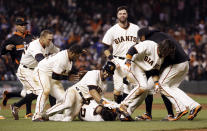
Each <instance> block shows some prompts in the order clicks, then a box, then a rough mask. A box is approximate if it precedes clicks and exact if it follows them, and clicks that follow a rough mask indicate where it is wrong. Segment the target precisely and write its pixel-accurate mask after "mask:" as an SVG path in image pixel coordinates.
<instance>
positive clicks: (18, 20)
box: [15, 18, 28, 25]
mask: <svg viewBox="0 0 207 131" xmlns="http://www.w3.org/2000/svg"><path fill="white" fill-rule="evenodd" d="M15 24H16V25H26V24H28V23H27V22H26V21H25V19H24V18H17V19H16V21H15Z"/></svg>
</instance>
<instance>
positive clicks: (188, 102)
mask: <svg viewBox="0 0 207 131" xmlns="http://www.w3.org/2000/svg"><path fill="white" fill-rule="evenodd" d="M188 70H189V62H188V61H186V62H183V63H180V64H174V65H171V66H169V67H167V68H165V69H164V71H163V72H162V74H161V75H160V79H159V83H160V85H161V93H162V94H164V95H166V97H167V98H168V99H169V100H170V101H171V103H172V104H173V105H174V107H175V109H176V112H177V113H179V112H182V111H184V110H186V108H189V109H190V110H191V109H193V108H195V107H196V106H198V105H199V103H197V102H196V101H194V100H193V99H192V98H190V97H189V96H188V95H187V94H186V93H184V92H183V91H182V90H180V89H179V88H178V87H179V85H180V83H181V82H182V81H183V80H184V79H185V77H186V75H187V73H188Z"/></svg>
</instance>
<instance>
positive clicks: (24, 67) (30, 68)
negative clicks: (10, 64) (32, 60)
mask: <svg viewBox="0 0 207 131" xmlns="http://www.w3.org/2000/svg"><path fill="white" fill-rule="evenodd" d="M23 67H24V68H29V67H27V66H26V65H23ZM29 69H30V70H34V68H29Z"/></svg>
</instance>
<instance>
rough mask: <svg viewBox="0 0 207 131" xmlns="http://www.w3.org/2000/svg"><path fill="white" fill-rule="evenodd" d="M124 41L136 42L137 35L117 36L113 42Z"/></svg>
mask: <svg viewBox="0 0 207 131" xmlns="http://www.w3.org/2000/svg"><path fill="white" fill-rule="evenodd" d="M125 41H132V42H137V37H134V36H121V37H118V38H116V39H114V42H115V43H116V44H119V43H121V42H125Z"/></svg>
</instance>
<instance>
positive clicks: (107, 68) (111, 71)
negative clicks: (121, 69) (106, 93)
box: [103, 61, 116, 75]
mask: <svg viewBox="0 0 207 131" xmlns="http://www.w3.org/2000/svg"><path fill="white" fill-rule="evenodd" d="M115 69H116V65H115V64H114V63H113V62H111V61H108V62H107V63H106V65H104V67H103V70H105V71H106V72H107V73H109V74H112V75H113V74H114V71H115Z"/></svg>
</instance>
